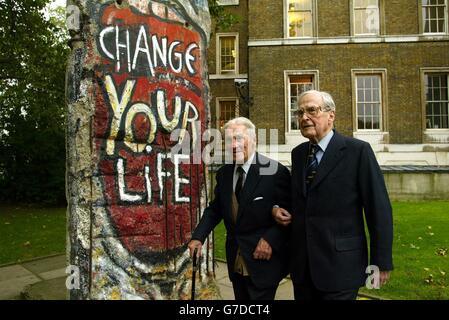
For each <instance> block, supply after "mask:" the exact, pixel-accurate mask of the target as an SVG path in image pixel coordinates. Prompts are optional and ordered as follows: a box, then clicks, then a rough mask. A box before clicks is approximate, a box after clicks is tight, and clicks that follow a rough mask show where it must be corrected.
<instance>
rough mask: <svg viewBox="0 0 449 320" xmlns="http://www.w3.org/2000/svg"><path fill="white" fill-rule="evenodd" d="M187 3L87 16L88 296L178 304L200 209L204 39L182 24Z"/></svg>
mask: <svg viewBox="0 0 449 320" xmlns="http://www.w3.org/2000/svg"><path fill="white" fill-rule="evenodd" d="M163 2H165V3H163ZM196 2H198V0H193V1H192V0H191V1H161V3H159V2H156V1H137V0H134V1H128V3H127V4H126V5H118V4H117V3H116V1H110V2H106V3H104V4H101V5H98V4H97V5H95V6H94V9H92V8H91V12H96V13H97V16H96V23H95V29H94V32H93V35H94V36H93V37H92V38H91V40H90V41H89V40H88V41H86V44H85V46H86V48H87V50H86V54H85V56H84V57H83V59H84V60H85V61H86V62H88V64H90V65H91V68H90V70H89V72H85V71H84V72H85V73H87V74H90V79H91V83H92V85H91V87H90V88H89V89H88V90H90V91H91V95H92V96H93V99H92V100H93V101H92V104H93V108H94V111H93V114H92V123H91V137H90V139H91V146H90V147H91V152H92V159H93V162H94V167H95V170H94V173H93V176H92V182H93V185H94V187H93V188H94V189H97V191H98V192H97V193H98V194H100V195H99V196H98V195H97V198H96V199H93V200H94V201H93V205H92V228H91V230H90V231H89V232H90V234H89V235H84V237H90V241H91V244H90V246H91V252H92V262H91V267H90V268H91V270H90V272H91V275H90V277H91V279H90V283H91V285H90V289H89V290H90V291H91V292H90V293H89V295H90V297H93V298H137V297H141V298H154V299H158V298H161V299H163V298H183V297H185V296H186V290H187V286H188V284H187V281H183V279H184V277H185V276H186V275H185V274H186V271H187V269H188V264H189V263H190V259H189V257H188V253H187V251H186V244H187V242H188V240H189V239H190V236H191V233H192V230H193V229H194V227H195V226H196V224H197V221H198V219H199V216H200V214H201V212H202V210H203V209H204V207H205V204H206V202H207V192H206V189H207V186H206V185H207V183H206V180H207V173H206V171H205V166H204V164H203V163H202V162H201V161H195V159H193V157H194V150H197V149H202V148H203V147H204V145H203V142H201V132H204V131H205V129H206V126H207V122H208V113H207V112H208V110H207V97H208V89H207V83H206V71H207V70H206V61H205V50H206V43H207V32H204V30H203V29H202V28H201V27H200V24H198V23H197V21H195V20H194V19H192V17H191V16H190V11H192V10H191V9H192V8H195V6H196V4H195V3H196ZM167 3H170V4H173V6H168V5H167ZM186 3H187V4H188V5H186ZM206 8H207V4H206ZM189 9H190V11H189ZM85 69H87V68H85ZM82 86H83V85H82V84H81V85H80V87H82ZM81 90H82V89H81ZM179 146H183V148H179ZM186 150H187V151H186ZM93 193H95V192H93Z"/></svg>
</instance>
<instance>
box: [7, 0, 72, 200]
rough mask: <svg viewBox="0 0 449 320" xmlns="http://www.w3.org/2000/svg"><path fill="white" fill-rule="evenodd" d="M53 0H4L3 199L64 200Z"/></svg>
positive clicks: (62, 54) (60, 49)
mask: <svg viewBox="0 0 449 320" xmlns="http://www.w3.org/2000/svg"><path fill="white" fill-rule="evenodd" d="M48 2H49V0H0V14H1V16H2V19H1V20H0V201H3V202H5V201H7V202H39V203H45V204H60V203H63V202H64V201H65V191H64V190H65V184H64V177H65V139H64V127H65V126H64V106H65V100H64V99H65V97H64V96H65V93H64V92H65V67H66V59H67V54H68V47H67V46H66V42H65V39H63V38H61V34H62V33H63V31H62V30H61V24H60V23H56V20H55V19H54V18H48V17H47V18H46V17H45V14H44V8H45V6H46V5H47V3H48Z"/></svg>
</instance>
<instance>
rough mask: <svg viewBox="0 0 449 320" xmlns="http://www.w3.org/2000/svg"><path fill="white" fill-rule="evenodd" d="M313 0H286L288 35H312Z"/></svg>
mask: <svg viewBox="0 0 449 320" xmlns="http://www.w3.org/2000/svg"><path fill="white" fill-rule="evenodd" d="M313 8H314V0H287V26H288V37H291V38H299V37H313V20H314V16H313V12H314V10H313Z"/></svg>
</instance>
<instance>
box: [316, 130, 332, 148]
mask: <svg viewBox="0 0 449 320" xmlns="http://www.w3.org/2000/svg"><path fill="white" fill-rule="evenodd" d="M333 136H334V130H331V131H329V132H328V133H327V134H326V136H325V137H324V138H323V139H321V140H320V142H318V145H319V146H320V148H321V150H322V151H323V152H326V148H327V146H328V145H329V142H331V139H332V137H333Z"/></svg>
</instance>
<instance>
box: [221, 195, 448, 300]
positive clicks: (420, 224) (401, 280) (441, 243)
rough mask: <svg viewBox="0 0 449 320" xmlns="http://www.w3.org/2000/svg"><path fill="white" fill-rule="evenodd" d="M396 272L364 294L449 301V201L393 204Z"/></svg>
mask: <svg viewBox="0 0 449 320" xmlns="http://www.w3.org/2000/svg"><path fill="white" fill-rule="evenodd" d="M392 205H393V219H394V243H393V263H394V267H395V269H394V271H393V272H392V273H391V278H390V282H389V283H388V284H387V285H386V286H385V287H383V288H381V289H379V290H375V289H371V290H369V289H366V288H362V289H361V291H360V292H361V293H366V294H369V295H374V296H379V297H383V298H388V299H404V300H436V299H445V300H447V299H449V250H448V249H449V202H448V201H428V202H394V203H393V204H392ZM225 232H226V231H225V228H224V226H223V224H222V223H221V224H220V225H219V226H217V228H216V229H215V255H216V257H217V258H221V259H225V253H224V245H225V244H224V239H225Z"/></svg>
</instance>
